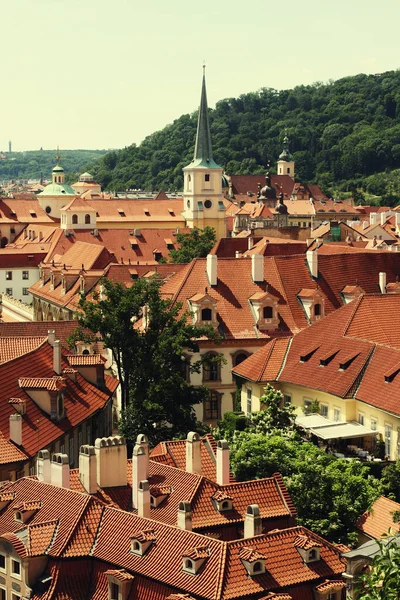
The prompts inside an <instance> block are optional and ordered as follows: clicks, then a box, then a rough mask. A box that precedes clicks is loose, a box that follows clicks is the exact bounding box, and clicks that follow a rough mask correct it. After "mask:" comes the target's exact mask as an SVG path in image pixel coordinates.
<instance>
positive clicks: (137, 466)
mask: <svg viewBox="0 0 400 600" xmlns="http://www.w3.org/2000/svg"><path fill="white" fill-rule="evenodd" d="M148 476H149V458H148V456H147V454H146V448H145V447H144V446H142V445H141V444H135V447H134V449H133V454H132V506H133V508H137V509H138V508H139V486H140V482H141V481H147V480H148Z"/></svg>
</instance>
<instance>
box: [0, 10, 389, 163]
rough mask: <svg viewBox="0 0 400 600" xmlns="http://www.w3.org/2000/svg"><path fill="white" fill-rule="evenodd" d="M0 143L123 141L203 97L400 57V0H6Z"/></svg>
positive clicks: (331, 75)
mask: <svg viewBox="0 0 400 600" xmlns="http://www.w3.org/2000/svg"><path fill="white" fill-rule="evenodd" d="M1 16H2V19H1V20H2V25H1V29H0V37H1V41H2V61H1V62H2V67H1V71H0V73H1V74H0V77H1V105H0V106H1V108H0V150H8V141H9V140H11V141H12V149H13V151H23V150H36V149H39V148H40V147H43V148H44V149H53V148H56V146H57V145H59V146H60V150H61V152H62V149H63V148H69V149H71V148H93V149H95V148H98V149H103V148H107V149H108V148H122V147H124V146H129V145H130V144H132V143H137V144H138V143H140V141H141V140H143V138H144V137H146V136H147V135H149V134H151V133H152V132H154V131H157V130H159V129H162V128H163V127H164V126H165V125H167V124H168V123H171V122H172V121H173V120H174V119H176V118H178V117H179V116H180V115H182V114H185V113H192V112H194V111H195V110H196V109H197V107H198V104H199V100H200V87H201V77H202V64H203V61H205V63H206V65H207V68H206V77H207V91H208V100H209V106H211V107H213V106H215V103H216V102H218V100H222V99H223V98H228V97H237V96H239V95H240V94H244V93H246V92H252V91H256V90H258V89H260V88H262V87H272V88H275V89H287V88H292V87H294V86H296V85H301V84H305V85H306V84H310V83H313V82H315V81H323V82H327V81H328V80H330V79H339V78H341V77H345V76H347V75H355V74H357V73H381V72H384V71H389V70H393V69H397V68H399V67H400V53H399V45H400V43H399V35H398V23H399V21H400V2H398V0H386V1H385V2H382V3H377V2H376V0H335V1H332V0H323V1H321V0H318V1H317V0H303V1H302V2H299V1H298V0H281V1H280V2H271V1H270V0H245V1H243V0H242V1H239V0H229V1H228V0H211V1H210V0H209V1H207V2H200V1H198V2H193V1H192V2H188V1H187V0H185V1H183V0H170V1H169V2H168V1H165V0H147V1H145V2H143V1H140V2H139V0H112V1H111V0H96V1H95V0H34V1H33V0H2V7H1Z"/></svg>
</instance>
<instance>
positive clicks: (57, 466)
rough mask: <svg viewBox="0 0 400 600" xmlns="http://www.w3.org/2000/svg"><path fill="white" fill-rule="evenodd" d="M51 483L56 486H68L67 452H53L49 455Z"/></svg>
mask: <svg viewBox="0 0 400 600" xmlns="http://www.w3.org/2000/svg"><path fill="white" fill-rule="evenodd" d="M51 483H52V484H53V485H55V486H57V487H63V488H69V460H68V455H67V454H61V453H57V454H53V455H52V457H51Z"/></svg>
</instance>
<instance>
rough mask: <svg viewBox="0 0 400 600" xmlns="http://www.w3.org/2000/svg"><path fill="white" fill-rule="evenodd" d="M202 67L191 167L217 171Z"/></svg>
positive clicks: (217, 166)
mask: <svg viewBox="0 0 400 600" xmlns="http://www.w3.org/2000/svg"><path fill="white" fill-rule="evenodd" d="M205 68H206V67H205V65H203V83H202V87H201V100H200V108H199V117H198V121H197V133H196V144H195V147H194V156H193V161H192V163H191V164H190V166H191V167H204V168H206V169H219V168H220V167H219V165H217V163H216V162H215V161H214V159H213V155H212V144H211V133H210V121H209V118H208V104H207V91H206V73H205Z"/></svg>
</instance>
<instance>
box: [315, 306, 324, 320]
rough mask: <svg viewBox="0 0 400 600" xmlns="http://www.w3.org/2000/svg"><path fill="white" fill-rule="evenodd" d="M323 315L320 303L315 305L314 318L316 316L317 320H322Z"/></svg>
mask: <svg viewBox="0 0 400 600" xmlns="http://www.w3.org/2000/svg"><path fill="white" fill-rule="evenodd" d="M321 315H322V306H321V304H319V303H317V304H314V316H315V318H318V319H320V318H321Z"/></svg>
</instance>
